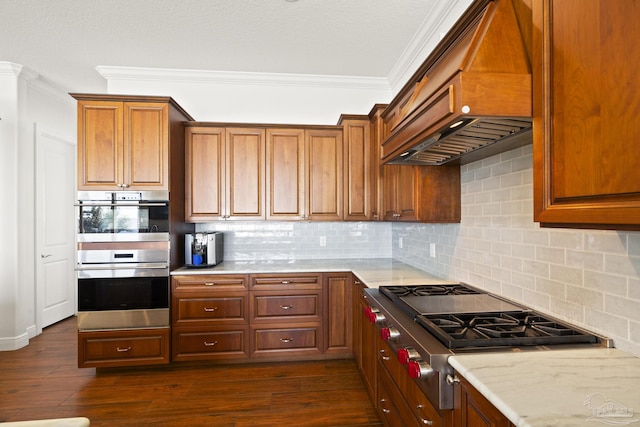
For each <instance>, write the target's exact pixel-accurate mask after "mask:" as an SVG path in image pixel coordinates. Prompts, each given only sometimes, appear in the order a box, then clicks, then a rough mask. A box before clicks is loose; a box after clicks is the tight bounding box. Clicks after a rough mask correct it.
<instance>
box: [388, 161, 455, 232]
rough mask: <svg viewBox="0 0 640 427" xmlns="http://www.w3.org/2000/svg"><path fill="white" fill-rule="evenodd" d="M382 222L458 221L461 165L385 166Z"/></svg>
mask: <svg viewBox="0 0 640 427" xmlns="http://www.w3.org/2000/svg"><path fill="white" fill-rule="evenodd" d="M382 173H383V179H382V182H383V213H384V217H383V218H384V220H385V221H409V222H438V223H448V222H460V215H461V210H460V209H461V207H460V166H458V165H442V166H406V165H385V166H382Z"/></svg>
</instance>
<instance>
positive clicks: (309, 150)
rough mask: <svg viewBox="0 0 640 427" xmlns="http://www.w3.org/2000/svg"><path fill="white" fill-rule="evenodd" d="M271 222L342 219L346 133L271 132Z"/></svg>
mask: <svg viewBox="0 0 640 427" xmlns="http://www.w3.org/2000/svg"><path fill="white" fill-rule="evenodd" d="M266 180H267V219H272V220H301V219H303V220H320V221H335V220H341V219H342V217H343V214H342V131H341V130H340V129H336V128H335V127H328V128H326V129H325V128H321V127H318V128H316V127H314V128H273V129H271V128H268V129H267V178H266Z"/></svg>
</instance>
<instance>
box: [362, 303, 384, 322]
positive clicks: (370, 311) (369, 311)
mask: <svg viewBox="0 0 640 427" xmlns="http://www.w3.org/2000/svg"><path fill="white" fill-rule="evenodd" d="M364 314H365V315H366V316H367V318H368V319H369V322H371V324H374V323H377V322H381V321H383V320H384V319H385V317H384V315H383V314H382V313H380V311H379V310H378V309H377V308H374V307H366V308H365V309H364Z"/></svg>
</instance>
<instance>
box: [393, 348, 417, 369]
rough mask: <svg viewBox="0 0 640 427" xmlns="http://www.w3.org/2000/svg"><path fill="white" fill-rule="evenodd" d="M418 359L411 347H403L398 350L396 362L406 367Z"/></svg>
mask: <svg viewBox="0 0 640 427" xmlns="http://www.w3.org/2000/svg"><path fill="white" fill-rule="evenodd" d="M416 359H420V353H418V352H417V351H416V350H415V349H414V348H413V347H405V348H401V349H399V350H398V361H399V362H400V363H401V364H402V365H406V364H407V363H409V361H410V360H416Z"/></svg>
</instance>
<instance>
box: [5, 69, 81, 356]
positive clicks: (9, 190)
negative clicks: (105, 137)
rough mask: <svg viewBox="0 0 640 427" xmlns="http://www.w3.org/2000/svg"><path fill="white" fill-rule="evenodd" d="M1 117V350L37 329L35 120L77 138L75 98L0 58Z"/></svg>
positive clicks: (22, 342) (17, 344) (21, 342)
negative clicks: (0, 60) (1, 60)
mask: <svg viewBox="0 0 640 427" xmlns="http://www.w3.org/2000/svg"><path fill="white" fill-rule="evenodd" d="M0 118H1V119H2V120H0V138H1V141H0V142H1V144H0V205H1V206H2V209H0V224H3V226H2V227H0V241H2V245H0V350H11V349H15V348H19V347H22V346H24V345H26V344H27V343H28V338H30V337H33V336H34V335H35V332H36V324H35V323H36V319H35V316H36V314H35V270H36V269H35V262H37V258H36V255H37V254H36V253H35V244H36V241H35V234H34V230H35V199H34V196H35V133H34V124H35V123H38V124H39V125H42V126H45V127H46V128H47V129H50V130H51V132H53V133H55V134H56V135H59V136H60V137H63V138H65V139H67V140H70V141H75V140H76V107H75V101H74V100H73V99H72V98H71V97H69V96H68V95H67V94H65V93H64V92H63V91H61V90H60V89H58V88H54V87H51V86H49V85H47V84H46V83H44V82H42V81H41V80H40V79H39V76H38V74H37V73H36V72H34V71H32V70H29V69H27V68H25V67H23V66H21V65H18V64H12V63H8V62H0Z"/></svg>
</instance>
